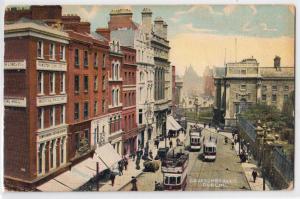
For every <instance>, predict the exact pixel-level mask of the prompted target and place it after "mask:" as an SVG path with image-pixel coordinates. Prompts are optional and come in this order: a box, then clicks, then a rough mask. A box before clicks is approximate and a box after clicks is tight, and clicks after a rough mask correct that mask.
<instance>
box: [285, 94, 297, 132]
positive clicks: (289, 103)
mask: <svg viewBox="0 0 300 199" xmlns="http://www.w3.org/2000/svg"><path fill="white" fill-rule="evenodd" d="M294 111H295V91H292V92H291V93H290V94H289V97H288V99H286V100H284V102H283V107H282V114H283V115H284V116H285V121H286V123H287V126H288V127H289V128H294V120H295V118H294Z"/></svg>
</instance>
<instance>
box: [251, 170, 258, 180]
mask: <svg viewBox="0 0 300 199" xmlns="http://www.w3.org/2000/svg"><path fill="white" fill-rule="evenodd" d="M252 177H253V182H254V183H255V180H256V177H257V172H256V171H255V170H253V171H252Z"/></svg>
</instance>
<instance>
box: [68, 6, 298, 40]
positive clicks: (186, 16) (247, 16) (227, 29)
mask: <svg viewBox="0 0 300 199" xmlns="http://www.w3.org/2000/svg"><path fill="white" fill-rule="evenodd" d="M120 7H129V8H131V10H132V11H133V13H134V15H133V19H134V21H136V22H138V23H139V22H140V20H141V15H140V13H141V11H142V9H143V8H144V7H148V8H150V9H151V10H152V11H153V18H155V17H157V16H161V17H163V19H164V20H165V21H166V22H167V23H168V25H169V35H170V36H173V35H176V34H178V33H181V32H187V31H189V30H190V31H200V32H210V33H213V34H220V35H243V36H257V37H279V36H289V37H293V35H294V20H293V19H294V14H293V10H292V8H291V7H289V6H285V5H255V6H248V5H240V6H233V5H232V6H223V5H212V6H208V5H192V6H182V5H180V6H174V5H173V6H172V5H167V6H120ZM113 8H118V7H116V6H101V5H100V6H66V5H64V6H63V12H64V13H74V14H78V15H80V16H81V17H83V18H84V19H85V20H87V21H90V22H91V25H92V30H95V29H96V28H97V27H103V26H107V22H108V20H109V12H110V11H111V10H112V9H113ZM186 25H188V26H187V27H189V28H188V29H187V28H186Z"/></svg>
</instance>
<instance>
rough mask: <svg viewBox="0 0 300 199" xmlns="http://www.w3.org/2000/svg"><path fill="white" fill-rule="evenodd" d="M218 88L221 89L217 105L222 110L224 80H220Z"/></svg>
mask: <svg viewBox="0 0 300 199" xmlns="http://www.w3.org/2000/svg"><path fill="white" fill-rule="evenodd" d="M220 89H221V92H220V98H219V99H220V101H219V103H220V104H219V107H220V109H221V110H224V108H225V107H224V81H223V80H221V82H220Z"/></svg>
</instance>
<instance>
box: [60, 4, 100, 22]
mask: <svg viewBox="0 0 300 199" xmlns="http://www.w3.org/2000/svg"><path fill="white" fill-rule="evenodd" d="M99 11H100V6H98V5H97V6H87V7H83V6H77V5H76V6H65V7H63V14H64V15H65V14H76V15H79V16H80V17H81V19H82V20H83V21H89V22H91V21H92V20H93V19H95V16H96V15H97V14H98V13H99Z"/></svg>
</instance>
